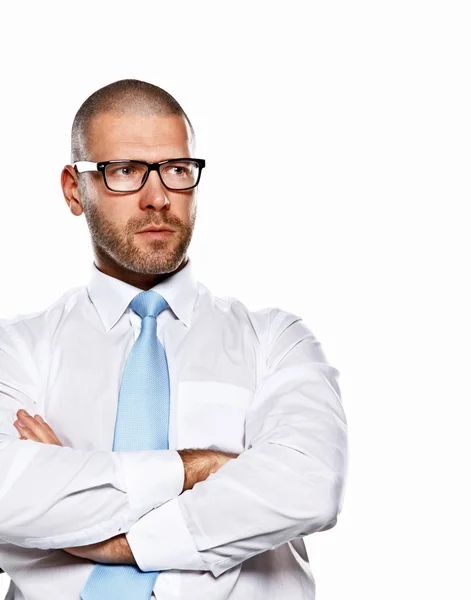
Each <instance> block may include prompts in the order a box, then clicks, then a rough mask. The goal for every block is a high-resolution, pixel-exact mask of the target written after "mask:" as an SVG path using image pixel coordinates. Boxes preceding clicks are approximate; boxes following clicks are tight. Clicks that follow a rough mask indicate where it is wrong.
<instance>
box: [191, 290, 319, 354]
mask: <svg viewBox="0 0 471 600" xmlns="http://www.w3.org/2000/svg"><path fill="white" fill-rule="evenodd" d="M199 293H200V297H204V298H205V300H206V303H207V309H208V310H209V311H210V313H211V317H216V318H224V319H226V324H228V325H230V322H234V323H235V324H236V325H237V326H238V327H247V328H249V329H250V330H251V331H253V333H254V334H255V335H256V337H257V338H258V340H259V342H260V345H261V346H262V348H263V349H264V353H265V355H266V356H267V357H268V356H269V354H270V352H273V351H275V352H276V351H278V352H282V351H283V350H284V349H287V348H290V347H294V346H295V345H296V344H297V343H299V342H300V341H302V340H307V339H309V340H310V341H311V342H313V343H314V344H315V345H316V346H317V347H318V349H319V359H320V360H325V357H324V356H323V354H322V351H321V350H320V343H319V342H318V340H317V338H316V336H315V334H314V332H313V331H312V329H311V328H310V326H309V325H308V324H307V323H306V322H305V321H304V320H303V317H302V316H301V315H298V314H297V313H295V312H292V311H290V310H288V309H287V308H282V307H280V306H275V305H272V306H265V307H262V308H250V307H248V306H247V304H246V303H244V302H243V301H242V300H240V299H239V298H236V297H234V296H216V295H215V294H213V293H212V292H211V291H210V290H209V289H208V288H207V287H206V286H205V285H204V284H202V283H201V282H199Z"/></svg>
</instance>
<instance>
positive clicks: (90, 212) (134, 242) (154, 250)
mask: <svg viewBox="0 0 471 600" xmlns="http://www.w3.org/2000/svg"><path fill="white" fill-rule="evenodd" d="M85 196H86V195H85ZM85 196H84V195H83V194H82V198H83V200H84V202H83V210H84V214H85V219H86V221H87V224H88V229H89V231H90V235H91V238H92V244H93V247H94V250H95V252H96V253H97V254H99V255H101V256H103V257H104V258H106V259H107V260H108V261H112V262H113V263H115V264H116V265H117V266H119V267H121V268H124V269H127V270H128V271H131V272H133V273H140V274H142V275H157V274H161V273H162V274H163V273H172V272H173V271H175V270H176V269H178V267H179V266H180V265H181V263H182V261H183V259H184V257H185V255H186V252H187V250H188V247H189V245H190V242H191V238H192V235H193V229H194V225H195V220H196V206H195V210H194V211H192V213H191V215H190V223H189V225H187V224H185V223H183V222H182V221H180V220H179V219H177V218H176V217H174V216H172V217H171V218H167V219H166V220H165V221H162V220H161V218H160V216H157V215H155V214H152V213H147V215H146V216H147V218H145V217H143V218H141V219H139V218H132V219H129V221H128V222H127V223H126V224H125V225H124V226H120V225H117V224H115V223H113V222H112V221H110V220H109V219H108V218H107V216H106V215H105V214H104V212H103V211H102V210H101V209H100V208H99V206H98V205H97V203H96V202H94V201H93V200H90V199H89V198H86V197H85ZM149 225H168V226H169V227H170V228H171V229H174V230H175V232H174V233H173V235H172V236H171V237H170V238H167V239H162V240H157V239H155V240H151V239H143V240H138V237H137V236H136V232H137V231H140V230H141V229H144V228H145V227H147V226H149Z"/></svg>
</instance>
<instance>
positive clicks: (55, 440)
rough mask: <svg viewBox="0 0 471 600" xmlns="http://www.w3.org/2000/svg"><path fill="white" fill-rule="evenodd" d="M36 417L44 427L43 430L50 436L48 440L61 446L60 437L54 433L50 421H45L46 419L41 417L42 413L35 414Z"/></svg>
mask: <svg viewBox="0 0 471 600" xmlns="http://www.w3.org/2000/svg"><path fill="white" fill-rule="evenodd" d="M34 418H35V419H36V420H37V421H38V423H39V424H40V425H41V427H42V428H43V430H44V431H45V432H46V434H47V436H48V438H47V439H48V442H49V443H54V444H58V445H59V446H62V444H61V443H60V440H59V438H58V437H57V435H56V434H55V433H54V430H53V429H52V427H51V426H50V425H49V423H46V421H44V419H43V418H42V417H41V415H34Z"/></svg>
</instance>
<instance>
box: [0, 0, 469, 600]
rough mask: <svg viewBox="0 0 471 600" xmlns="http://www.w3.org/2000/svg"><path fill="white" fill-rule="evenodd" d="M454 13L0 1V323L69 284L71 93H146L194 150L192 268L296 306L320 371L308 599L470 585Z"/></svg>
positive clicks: (76, 273) (444, 7) (462, 147)
mask: <svg viewBox="0 0 471 600" xmlns="http://www.w3.org/2000/svg"><path fill="white" fill-rule="evenodd" d="M468 6H469V5H468V3H467V2H453V1H450V0H448V1H447V2H445V1H442V2H437V1H430V0H429V1H427V2H425V1H424V2H419V1H415V0H407V1H403V0H399V1H398V0H396V1H395V2H384V1H379V2H378V1H370V2H367V1H364V0H362V1H358V2H347V1H338V2H335V1H333V2H323V3H320V2H308V1H305V2H299V1H293V0H291V1H290V2H286V3H277V2H272V1H271V2H258V3H256V2H250V3H249V2H241V1H240V0H239V1H238V2H237V3H231V4H230V5H228V4H227V3H225V2H217V1H214V2H210V1H206V2H205V1H200V2H182V1H181V0H180V1H178V2H174V3H172V2H158V1H155V0H154V1H152V2H143V1H141V2H133V3H131V2H126V3H124V2H117V1H114V2H100V3H95V2H75V3H62V4H59V3H58V4H57V6H55V3H52V2H50V3H49V4H48V3H47V2H41V3H37V4H33V2H31V3H29V4H28V3H26V4H25V3H21V4H20V5H18V8H11V4H10V6H9V8H2V17H1V29H2V31H1V42H0V44H1V56H2V93H1V96H0V101H1V140H2V143H1V146H0V153H1V154H0V158H1V161H2V162H1V170H0V176H1V194H0V197H1V201H0V227H1V235H0V261H1V263H0V264H1V275H2V277H1V285H2V293H1V296H0V317H2V318H7V317H10V316H13V315H16V314H18V313H24V312H34V311H36V310H41V309H43V308H45V307H46V306H48V305H49V304H50V303H52V302H54V301H55V300H56V299H57V298H58V297H59V296H60V295H61V294H62V293H63V292H64V291H65V290H67V289H68V288H70V287H72V286H75V285H81V284H84V283H86V281H87V278H88V275H89V272H90V266H91V261H92V259H93V258H92V253H91V249H90V245H89V237H88V230H87V227H86V222H85V218H84V217H83V216H82V217H80V218H76V217H73V216H72V214H71V213H70V212H69V211H68V208H67V205H66V203H65V200H64V198H63V196H62V191H61V188H60V172H61V170H62V167H63V166H64V165H65V164H67V163H69V160H70V154H69V153H70V147H69V136H70V127H71V124H72V120H73V117H74V115H75V112H76V111H77V110H78V108H79V106H80V104H81V103H82V102H83V101H84V100H85V99H86V98H87V97H88V96H89V95H90V94H91V93H92V92H94V91H95V90H96V89H98V88H99V87H102V86H104V85H106V84H108V83H111V82H112V81H115V80H117V79H123V78H127V77H133V78H137V79H144V80H146V81H149V82H151V83H154V84H156V85H159V86H160V87H163V88H164V89H166V90H167V91H168V92H170V93H171V94H172V95H173V96H174V97H175V98H176V99H177V100H178V101H179V102H180V103H181V105H182V106H183V108H184V110H185V111H186V112H187V114H188V116H189V117H190V119H191V121H192V123H193V125H194V127H195V129H196V135H197V149H198V156H199V157H202V158H206V160H207V168H206V169H205V171H204V172H203V177H202V181H201V185H200V191H199V201H198V217H197V222H196V228H195V233H194V237H193V241H192V244H191V246H190V256H191V257H192V258H193V260H194V264H195V270H196V275H197V278H198V279H199V280H200V281H202V282H203V283H205V284H206V285H207V286H208V287H209V288H210V289H211V290H212V291H213V293H215V294H216V295H232V296H235V297H238V298H239V299H240V300H242V301H243V302H245V304H246V305H247V306H248V307H249V308H252V309H257V308H260V307H263V306H279V307H282V308H284V309H286V310H289V311H292V312H294V313H297V314H299V315H301V316H302V317H303V319H304V321H305V322H306V323H307V324H308V325H309V326H310V328H311V329H312V331H313V332H314V333H315V335H316V336H317V337H318V339H319V340H320V342H321V344H322V346H323V349H324V351H325V353H326V356H327V358H328V360H329V362H331V364H333V365H334V366H336V367H337V368H338V369H339V370H340V374H341V375H340V385H341V390H342V396H343V403H344V408H345V411H346V414H347V419H348V423H349V440H350V458H349V472H348V479H347V486H346V492H345V499H344V508H343V511H342V513H341V514H340V516H339V520H338V523H337V525H336V527H335V528H334V529H332V530H330V531H327V532H323V533H319V534H314V535H312V536H309V537H308V538H306V543H307V547H308V552H309V557H310V561H311V565H312V569H313V572H314V577H315V579H316V584H317V599H318V600H347V599H354V598H355V599H357V598H359V599H361V600H378V599H381V600H393V599H394V600H397V599H399V598H400V599H401V600H416V599H417V598H427V600H438V599H443V598H447V599H448V598H450V599H453V600H461V599H465V598H469V597H470V596H471V583H470V581H469V576H468V575H467V573H468V572H469V558H470V551H469V542H470V533H471V527H470V525H471V522H470V516H469V514H470V500H471V494H470V486H469V483H468V481H469V473H470V467H469V456H470V443H469V441H468V439H469V438H468V423H469V419H470V415H471V412H470V408H469V407H470V401H471V395H470V387H471V386H470V381H469V365H470V363H471V353H470V334H471V319H470V316H469V315H470V306H471V293H470V285H469V279H470V278H469V261H470V258H469V257H470V251H471V243H470V237H469V234H468V230H469V218H468V215H469V210H468V209H469V204H470V181H471V177H470V147H471V131H470V130H471V117H470V114H471V97H470V96H471V93H470V57H471V42H470V37H471V36H470V25H471V23H470V14H469V10H468ZM0 459H1V457H0ZM7 587H8V578H7V576H6V575H3V576H0V592H3V593H4V592H5V591H6V589H7ZM208 600H209V599H208Z"/></svg>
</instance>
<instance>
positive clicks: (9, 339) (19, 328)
mask: <svg viewBox="0 0 471 600" xmlns="http://www.w3.org/2000/svg"><path fill="white" fill-rule="evenodd" d="M85 297H87V288H86V286H85V285H81V286H76V287H73V288H71V289H69V290H67V291H66V292H64V293H63V294H62V295H61V296H60V297H59V298H58V299H57V300H55V301H54V302H53V303H52V304H50V305H49V306H47V307H45V308H43V309H41V310H38V311H35V312H30V313H20V314H17V315H15V316H13V317H10V318H6V319H0V348H3V347H4V346H5V345H12V344H20V345H22V346H24V345H25V344H26V345H34V344H36V343H38V342H39V341H41V340H42V341H44V340H46V339H47V338H48V337H49V335H48V334H50V333H51V332H53V331H54V330H55V328H56V327H57V325H58V324H59V323H60V322H61V320H62V319H63V318H64V316H65V315H67V314H68V313H69V312H70V311H71V310H72V309H73V307H74V306H75V305H76V304H77V303H78V302H80V301H81V300H83V299H85Z"/></svg>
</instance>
